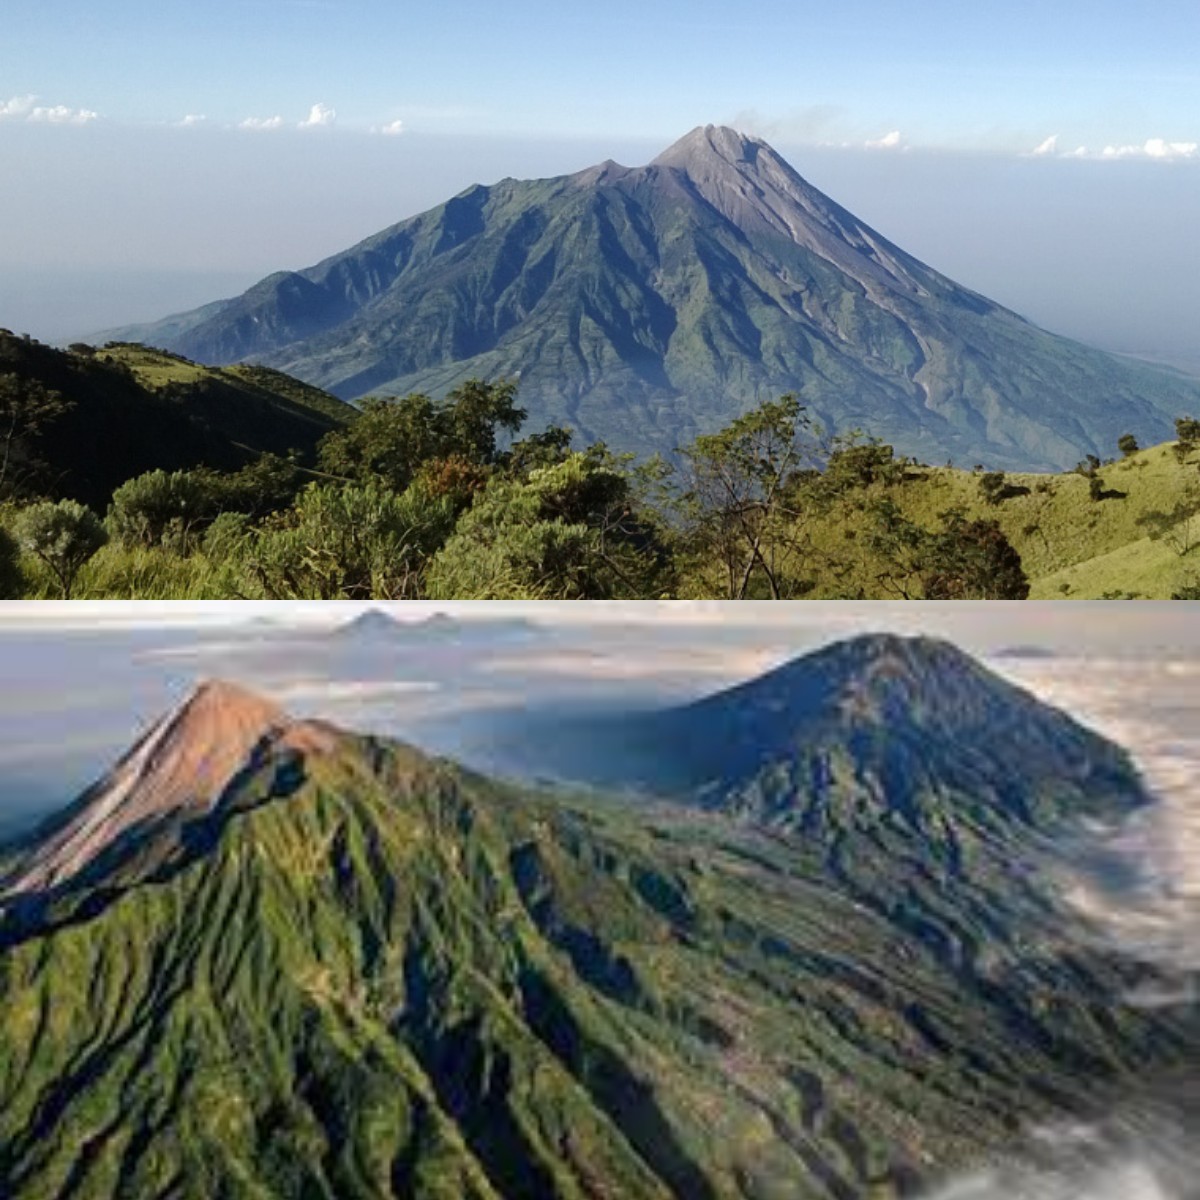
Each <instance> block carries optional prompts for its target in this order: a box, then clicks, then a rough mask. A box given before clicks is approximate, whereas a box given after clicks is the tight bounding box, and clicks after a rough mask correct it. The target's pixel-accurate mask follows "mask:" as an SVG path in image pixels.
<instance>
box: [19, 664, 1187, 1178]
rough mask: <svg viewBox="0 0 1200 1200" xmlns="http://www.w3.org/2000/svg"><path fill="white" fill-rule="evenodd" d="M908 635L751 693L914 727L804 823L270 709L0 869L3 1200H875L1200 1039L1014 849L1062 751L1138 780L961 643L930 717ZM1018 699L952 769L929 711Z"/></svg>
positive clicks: (1063, 814) (1087, 765)
mask: <svg viewBox="0 0 1200 1200" xmlns="http://www.w3.org/2000/svg"><path fill="white" fill-rule="evenodd" d="M910 653H911V657H912V658H913V659H914V661H913V662H908V663H907V665H905V666H904V667H903V671H902V673H901V675H900V676H897V675H896V673H895V672H894V671H893V670H892V669H891V667H890V666H887V662H886V661H884V660H888V661H890V659H891V658H892V657H894V656H895V654H896V650H895V647H894V646H892V644H891V643H890V642H887V643H881V644H880V645H879V646H871V645H864V646H863V647H861V648H852V649H851V650H850V651H848V652H847V653H846V654H844V655H843V656H842V657H841V658H840V659H838V660H837V661H836V662H831V661H829V660H821V662H820V663H817V664H808V665H807V666H806V665H805V664H804V663H801V664H797V666H796V668H795V669H794V670H793V672H792V674H791V675H777V676H775V677H774V678H773V679H772V680H770V681H768V691H770V692H771V696H773V697H777V696H778V694H779V693H780V691H781V690H783V691H789V694H791V695H793V698H795V697H803V696H805V695H807V694H808V691H807V688H808V685H809V682H811V676H812V673H813V671H817V672H824V674H825V675H826V676H829V677H831V678H832V677H833V676H834V675H836V676H837V678H838V680H839V681H840V682H839V685H838V686H839V687H840V686H855V687H858V686H865V687H866V688H867V692H868V694H869V696H870V697H871V698H872V699H873V701H877V702H879V703H881V704H885V705H886V704H887V703H889V702H890V698H891V697H892V696H893V691H892V686H893V685H892V683H890V682H888V681H889V680H897V679H899V680H900V682H901V683H903V684H904V686H905V688H906V689H907V690H906V691H905V695H904V697H903V699H904V701H905V704H906V706H909V702H910V701H911V702H912V704H911V707H913V708H915V710H916V711H917V712H918V713H919V714H925V715H924V717H923V718H922V719H920V720H917V719H914V722H913V724H914V727H919V728H920V729H922V730H923V731H924V732H925V733H926V734H927V735H928V736H927V737H926V739H925V740H924V741H923V742H920V743H916V744H910V743H905V745H904V747H903V748H904V749H905V750H906V752H907V753H908V755H909V758H908V765H909V767H910V768H911V769H912V771H913V778H914V779H916V780H919V781H920V783H921V786H920V787H919V788H916V789H912V790H905V789H904V788H903V786H901V785H902V783H903V781H902V780H897V779H896V778H895V777H894V776H893V774H892V772H891V771H890V769H889V768H887V766H886V764H883V763H882V762H880V763H879V764H878V765H879V766H880V767H881V768H882V769H881V770H879V771H875V770H874V769H872V773H870V774H869V775H867V776H864V777H863V779H862V780H855V779H854V778H853V777H852V775H851V774H850V773H847V774H844V775H843V774H840V773H838V774H835V775H834V776H833V777H832V779H831V780H830V781H829V787H828V789H827V790H826V792H825V794H824V796H823V800H824V801H825V804H824V818H823V819H820V820H818V821H817V822H816V823H815V824H814V822H813V821H812V820H811V819H810V817H811V812H809V813H804V814H801V813H800V812H799V811H797V813H796V814H795V815H796V818H797V823H796V824H795V825H792V824H790V823H788V822H775V821H772V820H769V819H762V818H764V816H765V814H762V813H759V812H755V811H752V810H751V809H750V808H743V809H742V810H741V815H742V819H740V820H738V821H731V820H729V819H727V818H725V817H724V816H721V815H716V814H712V813H706V812H703V811H699V810H697V809H694V808H689V807H685V806H674V807H668V806H649V805H645V804H629V805H624V804H618V803H617V802H615V801H614V802H611V803H606V804H598V803H595V802H591V803H585V802H583V801H580V800H579V799H571V798H569V797H563V796H552V795H548V794H536V793H531V792H528V791H522V790H519V789H516V788H512V787H501V786H498V785H496V784H494V783H492V782H489V781H487V780H485V779H483V778H480V777H478V776H476V775H473V774H471V773H469V772H466V771H463V770H460V769H458V768H455V767H453V766H452V765H450V764H447V763H445V762H439V761H433V760H430V759H428V758H426V757H424V756H423V755H421V754H420V753H418V752H416V751H414V750H412V749H410V748H408V747H404V746H401V745H397V744H394V743H388V742H384V741H380V740H377V739H366V738H358V737H355V736H352V735H341V734H331V733H330V731H329V730H328V729H327V728H326V727H322V734H321V737H320V739H319V744H317V745H315V746H312V745H311V744H310V748H308V749H305V750H303V751H297V750H296V749H295V746H296V744H297V742H296V740H295V739H289V736H288V733H287V730H286V729H277V730H276V734H275V736H274V737H273V738H265V739H264V740H263V741H262V742H260V743H259V746H258V749H257V751H256V753H255V755H254V757H253V758H252V760H251V762H250V763H249V764H248V766H247V767H246V769H245V770H242V771H240V772H239V773H238V774H237V775H236V776H235V781H234V783H233V784H232V785H231V786H230V787H229V788H228V789H226V790H225V791H224V792H223V794H222V797H221V802H220V804H219V805H218V806H217V807H216V808H214V809H213V810H212V811H211V812H209V813H207V814H204V815H197V814H196V813H189V814H187V820H186V821H184V822H182V823H181V822H180V821H179V820H171V819H170V818H171V817H172V816H173V815H174V814H172V813H162V814H160V820H159V821H158V823H157V824H156V823H154V822H148V823H147V824H145V825H144V826H142V827H140V829H139V831H138V836H136V837H130V838H122V839H118V840H117V842H116V843H115V844H113V845H111V846H110V847H109V848H108V850H109V851H111V852H98V853H97V855H96V857H95V858H93V860H92V861H91V862H90V863H89V864H88V866H87V868H86V869H84V870H82V871H80V872H79V873H78V874H77V875H76V876H74V877H71V878H69V879H67V880H66V881H65V882H60V883H58V884H56V886H55V887H54V888H52V889H50V890H49V891H48V892H42V893H36V894H34V893H23V894H14V895H11V896H3V895H2V894H0V995H3V996H4V999H5V1002H4V1004H3V1005H0V1192H2V1193H3V1194H4V1195H6V1196H12V1197H14V1200H41V1198H43V1197H47V1198H48V1197H51V1196H61V1195H64V1194H66V1195H71V1196H74V1197H78V1198H80V1200H124V1198H132V1197H139V1198H140V1197H147V1196H178V1197H197V1198H199V1197H204V1198H207V1197H212V1196H221V1197H228V1198H230V1200H234V1198H241V1197H246V1198H250V1197H265V1196H306V1197H307V1196H312V1197H335V1196H336V1197H339V1198H341V1200H351V1198H356V1197H363V1198H366V1197H376V1196H390V1195H395V1196H403V1197H412V1198H414V1200H417V1198H425V1200H435V1198H436V1200H451V1198H455V1200H457V1198H459V1197H476V1198H479V1200H498V1198H505V1200H509V1198H512V1200H604V1198H606V1197H618V1196H619V1197H622V1198H625V1197H627V1198H629V1200H667V1198H668V1197H672V1196H674V1197H680V1198H683V1197H686V1198H687V1200H830V1198H831V1197H832V1198H835V1200H891V1198H893V1197H897V1196H914V1195H918V1194H925V1193H926V1188H927V1187H928V1186H931V1185H934V1184H935V1183H936V1182H937V1181H939V1180H940V1179H942V1178H944V1177H945V1176H946V1175H947V1174H949V1173H952V1172H954V1171H956V1170H958V1169H961V1168H962V1167H963V1166H964V1165H966V1164H968V1163H973V1162H975V1161H977V1160H978V1158H979V1156H981V1155H983V1154H985V1153H986V1152H987V1151H988V1150H989V1149H991V1148H994V1147H997V1146H1002V1145H1004V1144H1005V1143H1006V1142H1007V1141H1008V1140H1009V1139H1010V1138H1012V1137H1013V1136H1014V1135H1015V1134H1016V1132H1017V1131H1018V1130H1019V1129H1020V1128H1021V1127H1022V1126H1023V1125H1024V1124H1025V1123H1027V1122H1029V1123H1034V1122H1039V1121H1044V1120H1049V1119H1052V1118H1054V1117H1062V1116H1064V1115H1065V1114H1068V1113H1070V1114H1074V1115H1078V1116H1087V1115H1088V1114H1089V1112H1090V1111H1091V1110H1092V1109H1093V1108H1094V1107H1096V1106H1104V1105H1106V1104H1107V1103H1108V1102H1109V1101H1110V1100H1111V1098H1112V1096H1113V1094H1114V1092H1119V1093H1121V1094H1122V1096H1123V1097H1124V1096H1127V1095H1128V1093H1129V1092H1130V1091H1132V1090H1134V1089H1135V1088H1136V1087H1137V1081H1138V1080H1140V1079H1144V1078H1145V1077H1146V1076H1147V1075H1152V1074H1153V1072H1154V1070H1155V1068H1156V1067H1158V1066H1164V1065H1169V1064H1171V1063H1175V1062H1179V1061H1183V1060H1185V1059H1187V1058H1189V1057H1192V1056H1194V1054H1195V1053H1196V1051H1197V1048H1198V1046H1200V1031H1198V1030H1197V1029H1196V1028H1195V1026H1194V1022H1191V1021H1190V1019H1189V1016H1188V1011H1189V1010H1184V1011H1183V1012H1182V1013H1176V1014H1172V1013H1168V1012H1165V1011H1153V1010H1147V1009H1145V1008H1140V1007H1138V1006H1136V1005H1134V1004H1130V1003H1126V1002H1124V1001H1123V1000H1122V997H1123V996H1124V995H1125V993H1126V992H1127V991H1128V989H1129V988H1130V987H1131V986H1133V985H1134V984H1136V983H1137V982H1139V981H1141V980H1142V979H1143V976H1144V972H1143V971H1142V969H1141V968H1138V967H1136V966H1134V965H1133V964H1131V963H1129V962H1128V961H1122V960H1121V959H1119V958H1117V957H1115V956H1113V955H1112V954H1110V953H1109V952H1107V951H1105V950H1104V949H1102V948H1101V947H1100V946H1099V945H1097V944H1094V943H1088V942H1083V943H1072V944H1070V946H1069V948H1068V949H1064V940H1063V930H1064V921H1065V920H1066V919H1067V917H1066V914H1065V913H1064V910H1063V909H1062V907H1061V904H1060V901H1059V899H1058V897H1057V893H1056V890H1055V889H1054V888H1053V887H1052V886H1051V885H1050V884H1049V882H1048V880H1047V879H1046V878H1045V877H1044V876H1043V875H1042V874H1041V873H1039V872H1037V871H1034V870H1032V869H1031V857H1030V856H1031V853H1032V852H1033V849H1034V847H1035V846H1036V845H1042V844H1044V843H1043V841H1042V839H1043V838H1045V837H1046V836H1047V835H1049V834H1052V833H1054V832H1055V831H1056V830H1057V829H1058V828H1060V827H1061V825H1060V823H1061V821H1062V820H1064V819H1067V820H1070V819H1072V817H1073V814H1072V809H1073V808H1074V807H1075V805H1076V803H1077V802H1078V801H1079V799H1080V793H1079V791H1078V790H1077V789H1075V787H1074V785H1073V784H1071V785H1069V786H1068V787H1067V788H1065V789H1064V780H1063V778H1062V775H1061V767H1062V764H1063V763H1064V762H1066V763H1069V764H1071V773H1072V778H1073V779H1075V780H1082V779H1085V778H1088V777H1091V776H1098V777H1102V778H1104V779H1106V780H1107V786H1106V787H1105V788H1104V789H1103V790H1099V791H1098V790H1096V789H1092V788H1089V789H1088V791H1087V799H1088V804H1089V806H1090V811H1093V812H1098V813H1101V814H1103V815H1106V816H1111V815H1115V814H1117V813H1120V812H1122V811H1125V810H1126V808H1127V807H1128V805H1129V804H1131V803H1136V802H1137V801H1138V799H1139V792H1138V788H1137V783H1136V779H1134V778H1133V777H1132V776H1131V775H1128V774H1126V775H1124V776H1122V774H1121V767H1122V758H1121V755H1120V753H1119V752H1118V751H1117V750H1116V749H1115V748H1113V747H1111V746H1107V745H1106V744H1104V743H1103V742H1102V741H1101V739H1099V738H1098V737H1096V736H1095V735H1091V734H1087V733H1085V732H1084V731H1082V730H1079V729H1078V727H1074V728H1072V727H1071V726H1070V723H1069V722H1067V721H1066V720H1065V719H1064V718H1062V717H1061V716H1058V715H1055V714H1052V713H1050V712H1049V711H1048V710H1046V709H1044V708H1043V707H1042V706H1040V705H1037V704H1036V702H1033V701H1031V700H1029V699H1028V698H1021V697H1019V696H1018V695H1017V694H1016V692H1015V689H1012V688H1011V687H1007V685H1002V684H1000V683H999V681H989V680H987V679H986V678H985V677H984V676H983V675H982V673H981V672H978V671H977V670H976V669H972V668H969V667H964V666H962V665H961V664H959V663H958V662H957V661H954V662H951V663H950V664H949V668H950V669H952V670H953V671H954V672H956V673H957V674H956V678H955V680H954V681H953V682H954V689H953V700H954V701H955V704H954V706H953V707H954V711H953V712H950V711H949V709H950V705H948V704H945V703H942V702H941V701H939V700H938V699H937V697H936V696H930V695H929V694H928V688H929V687H930V686H933V687H935V688H936V687H937V686H938V685H939V684H940V683H941V682H942V680H941V672H942V669H943V665H944V664H943V662H942V660H941V659H940V658H938V657H937V655H938V654H940V653H941V652H940V651H937V650H936V648H934V649H933V650H930V649H928V648H927V647H925V646H924V645H921V644H919V645H917V646H914V647H912V648H911V652H910ZM918 659H919V660H920V662H916V661H915V660H918ZM881 662H882V663H883V665H884V667H886V670H876V671H875V674H871V672H872V671H873V670H875V668H877V667H879V665H880V663H881ZM922 663H923V664H924V665H923V666H922V665H921V664H922ZM872 664H874V667H873V666H872ZM1006 687H1007V690H1004V689H1005V688H1006ZM789 689H790V690H789ZM726 703H732V704H734V705H735V707H736V706H738V703H739V702H738V700H737V698H736V696H734V697H732V698H727V699H726ZM1014 706H1015V710H1016V711H1017V712H1019V714H1020V720H1021V723H1022V728H1023V730H1024V731H1025V733H1026V734H1027V735H1028V736H1027V737H1026V738H1025V739H1024V740H1023V741H1022V743H1021V748H1022V749H1027V748H1029V747H1030V746H1034V745H1036V746H1037V747H1038V750H1039V752H1038V754H1037V755H1036V756H1030V757H1029V758H1027V759H1026V760H1025V762H1024V764H1023V766H1024V772H1023V775H1022V779H1021V785H1020V788H1019V789H1017V790H1015V791H1007V790H1001V791H999V792H996V791H990V790H987V787H986V786H983V785H981V786H980V787H979V788H974V787H972V786H971V785H970V782H969V778H968V776H967V775H964V771H966V772H968V773H969V772H972V771H974V770H975V769H976V755H975V751H974V748H973V747H972V746H969V745H968V746H963V747H961V748H959V747H958V746H957V745H956V744H955V742H954V741H953V740H952V739H948V738H947V737H946V734H947V733H948V732H949V730H948V729H947V728H945V727H944V726H943V724H942V723H943V722H946V721H949V722H951V723H958V724H960V725H961V724H962V723H963V722H964V721H965V722H967V723H969V722H970V721H971V720H974V719H975V718H977V717H986V716H987V715H988V713H989V712H1009V711H1011V710H1013V708H1014ZM762 711H763V710H762V709H760V708H757V707H755V706H753V705H752V706H751V707H750V710H748V711H747V712H746V713H745V715H746V719H747V728H749V727H752V726H753V725H754V724H755V723H756V721H757V717H758V716H761V715H762ZM885 715H886V714H885ZM697 716H698V717H699V718H700V719H701V720H704V719H705V714H704V713H699V714H697ZM870 719H871V718H870V716H869V714H868V717H867V718H866V720H867V722H868V723H869V721H870ZM775 720H776V721H779V720H780V714H779V713H778V711H776V712H775ZM935 731H936V733H935ZM706 732H707V733H708V734H711V732H712V731H711V728H708V727H707V726H706ZM764 732H767V733H769V732H770V731H769V730H767V731H764ZM939 739H940V740H939ZM190 749H191V751H192V753H193V754H194V755H202V752H203V751H204V750H205V747H204V746H203V745H202V744H193V745H191V746H190ZM993 750H995V746H994V745H993ZM795 763H796V767H797V770H798V771H799V770H801V769H803V767H804V763H803V760H802V759H800V758H797V759H796V760H795ZM1114 768H1115V769H1114ZM985 774H986V773H985ZM864 780H865V781H866V782H864ZM965 802H969V803H965ZM868 809H873V810H874V811H873V815H872V816H871V818H870V819H865V818H866V814H867V812H868ZM1074 815H1078V814H1074ZM860 817H861V818H863V819H860ZM814 831H815V834H816V836H814ZM51 836H52V834H49V833H48V834H47V837H51ZM34 852H35V851H30V853H34Z"/></svg>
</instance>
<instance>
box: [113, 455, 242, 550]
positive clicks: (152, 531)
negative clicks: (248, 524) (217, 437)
mask: <svg viewBox="0 0 1200 1200" xmlns="http://www.w3.org/2000/svg"><path fill="white" fill-rule="evenodd" d="M221 500H222V496H221V489H220V486H219V484H218V481H217V477H216V475H215V473H214V472H212V471H206V470H204V469H198V470H194V471H147V472H146V474H144V475H138V476H136V477H135V478H133V479H130V480H128V481H127V482H125V483H123V484H122V485H121V486H120V487H119V488H117V490H116V491H115V492H113V498H112V504H111V506H110V507H109V510H108V527H109V529H110V530H111V532H112V535H113V537H114V538H116V540H117V541H119V542H120V543H121V545H123V546H161V545H168V546H169V548H171V549H173V550H176V551H181V550H186V549H189V548H190V547H191V546H192V545H193V544H194V542H195V541H196V540H197V539H198V537H199V534H200V532H201V531H202V530H203V528H204V527H205V526H206V525H207V524H208V523H209V522H211V521H212V519H213V518H214V517H215V516H216V515H217V513H219V512H220V510H221Z"/></svg>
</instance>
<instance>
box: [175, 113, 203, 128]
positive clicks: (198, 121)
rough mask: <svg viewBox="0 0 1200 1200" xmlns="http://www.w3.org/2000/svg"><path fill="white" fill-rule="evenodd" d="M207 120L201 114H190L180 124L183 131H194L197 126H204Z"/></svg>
mask: <svg viewBox="0 0 1200 1200" xmlns="http://www.w3.org/2000/svg"><path fill="white" fill-rule="evenodd" d="M207 120H208V118H207V117H205V116H202V115H200V114H199V113H188V115H187V116H186V117H184V118H183V120H182V121H180V122H179V127H180V128H181V129H192V128H193V127H194V126H196V125H203V124H204V122H205V121H207Z"/></svg>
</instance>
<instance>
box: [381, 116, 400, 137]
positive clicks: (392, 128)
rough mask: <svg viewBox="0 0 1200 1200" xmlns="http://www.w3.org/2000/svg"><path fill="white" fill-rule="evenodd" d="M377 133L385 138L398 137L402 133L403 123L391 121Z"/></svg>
mask: <svg viewBox="0 0 1200 1200" xmlns="http://www.w3.org/2000/svg"><path fill="white" fill-rule="evenodd" d="M379 132H380V133H382V134H384V135H385V136H386V137H399V136H400V135H401V134H402V133H403V132H404V122H403V121H399V120H397V121H392V122H390V123H389V124H387V125H383V126H380V129H379Z"/></svg>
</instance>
